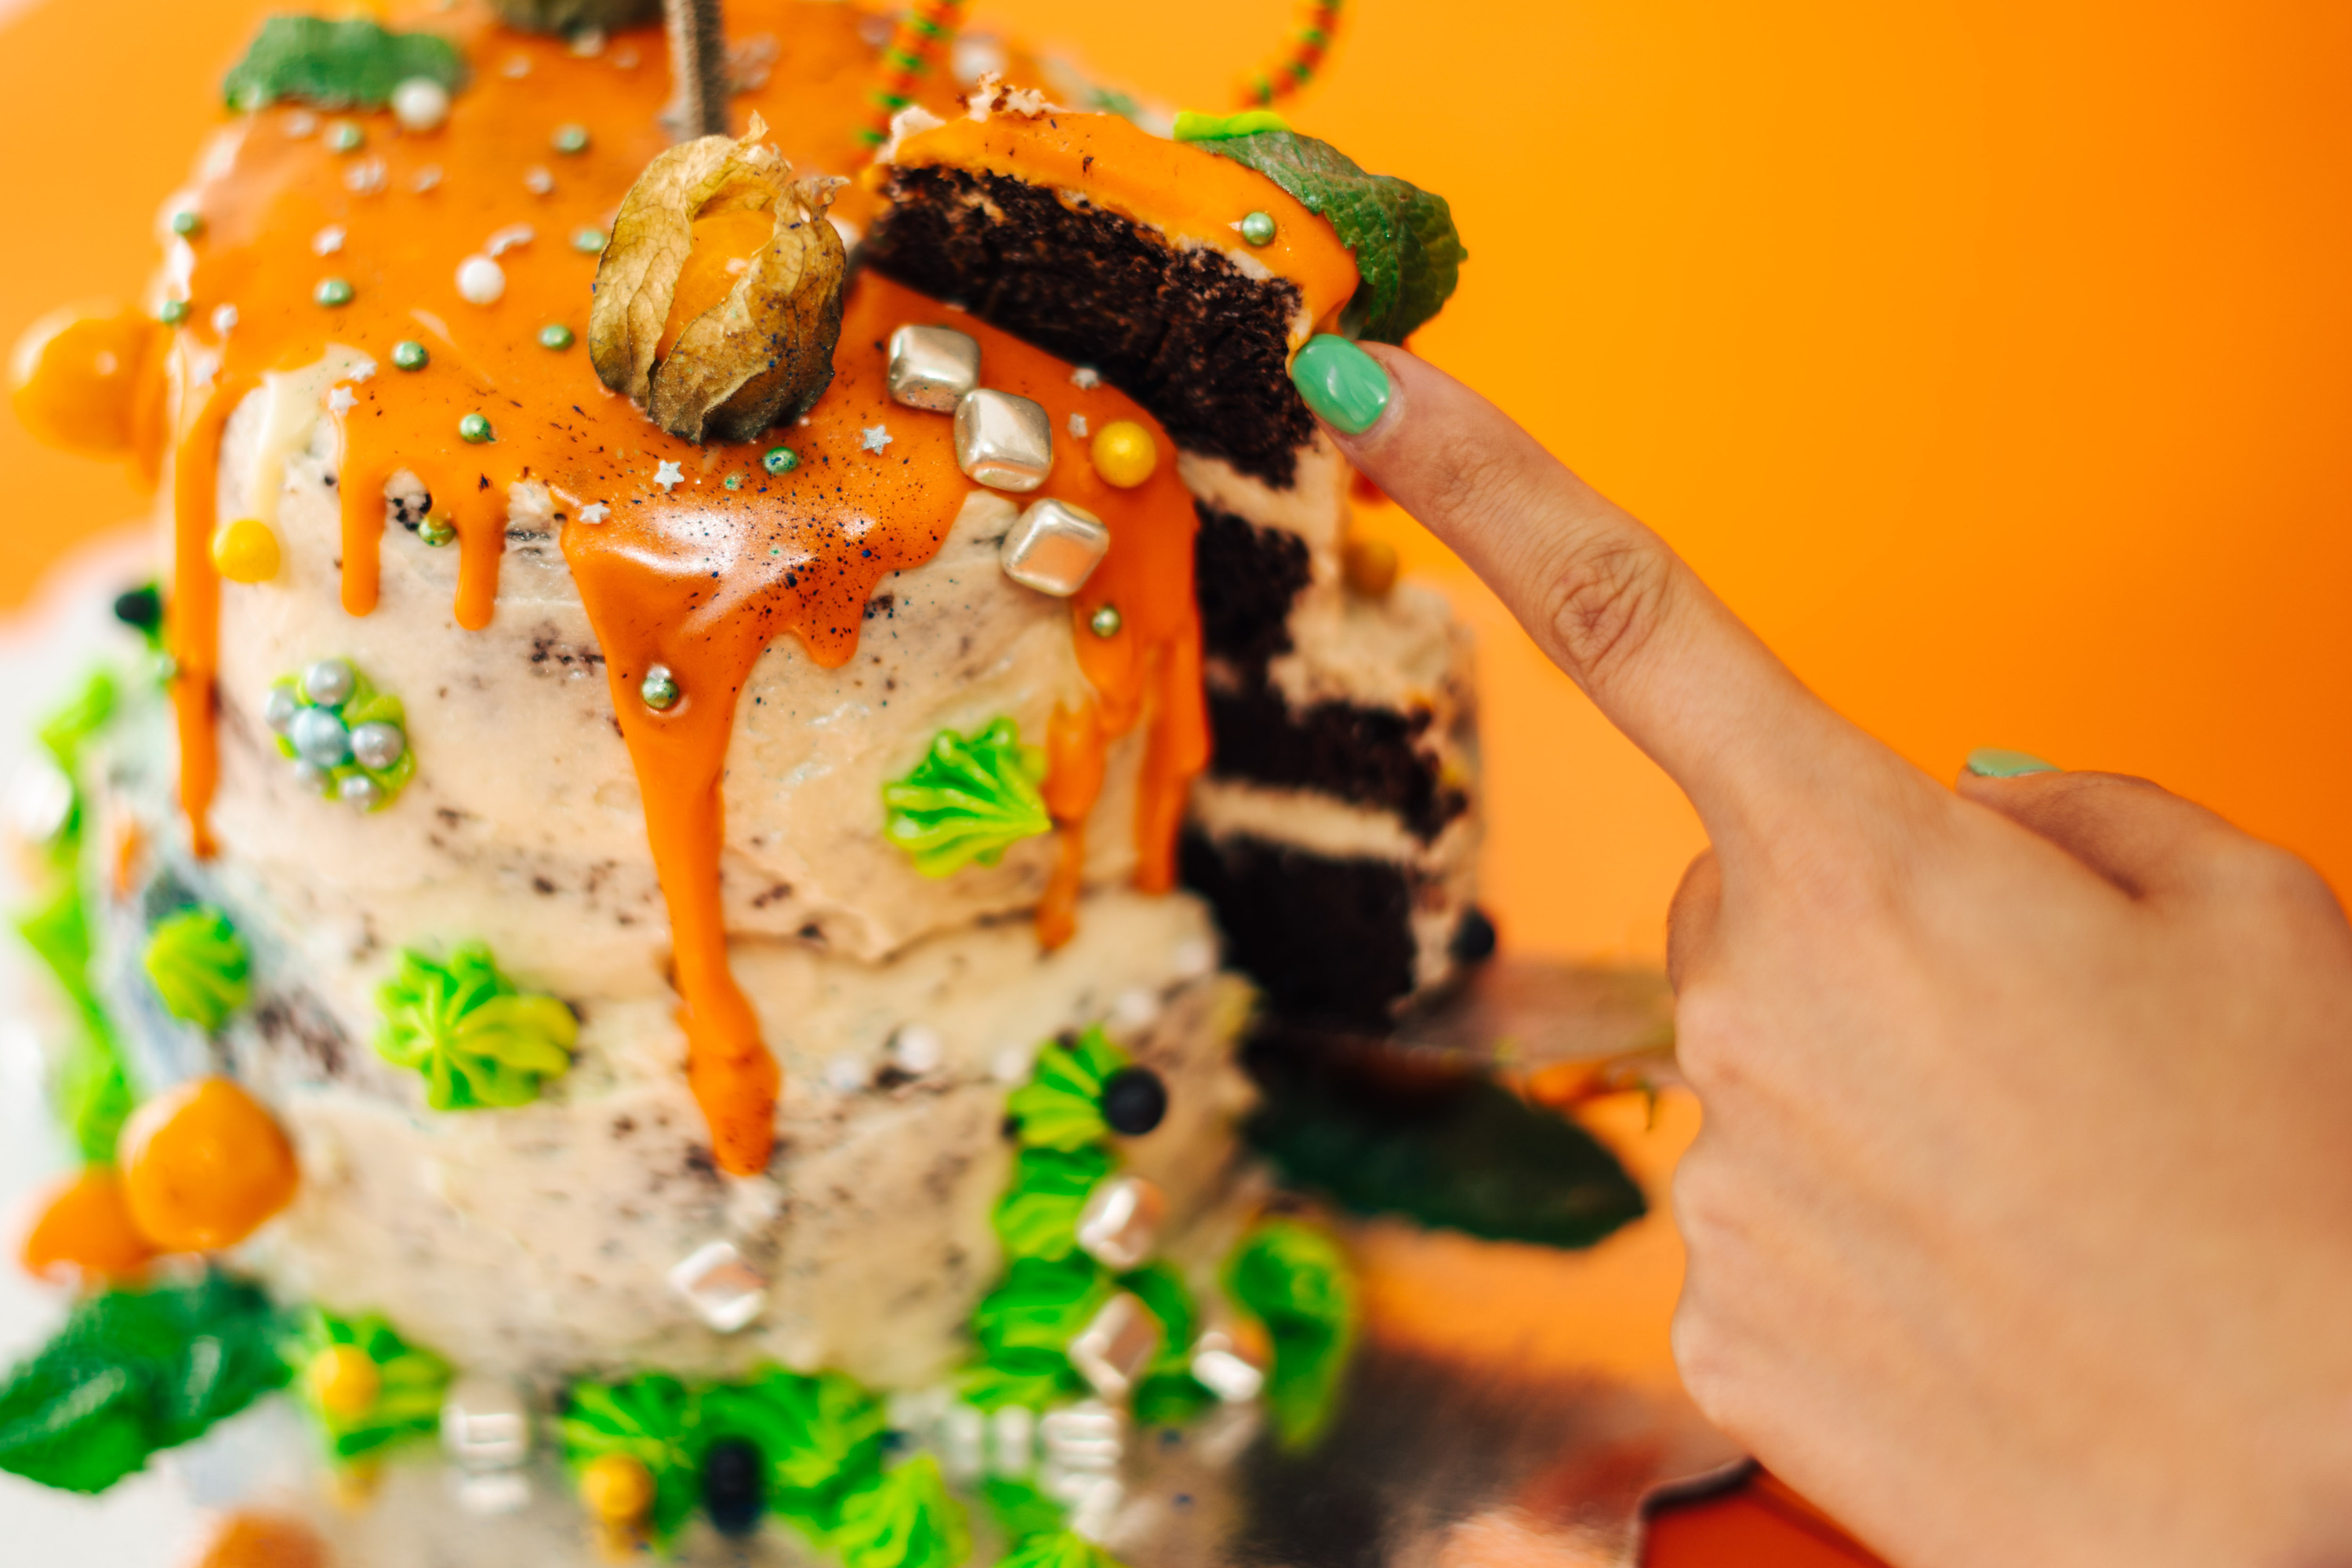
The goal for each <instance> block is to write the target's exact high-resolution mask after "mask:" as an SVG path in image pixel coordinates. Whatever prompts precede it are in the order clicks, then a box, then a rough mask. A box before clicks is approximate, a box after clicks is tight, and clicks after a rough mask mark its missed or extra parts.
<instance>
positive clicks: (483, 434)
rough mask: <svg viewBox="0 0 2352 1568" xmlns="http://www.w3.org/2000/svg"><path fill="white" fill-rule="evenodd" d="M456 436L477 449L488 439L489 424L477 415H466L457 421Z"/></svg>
mask: <svg viewBox="0 0 2352 1568" xmlns="http://www.w3.org/2000/svg"><path fill="white" fill-rule="evenodd" d="M457 434H458V435H460V436H462V437H465V438H466V439H467V440H468V441H471V442H473V443H474V444H475V445H476V446H480V445H481V444H482V443H483V442H485V441H487V440H488V439H489V438H490V422H489V421H488V419H485V418H484V417H483V416H480V415H478V414H468V415H467V416H465V417H464V418H463V419H460V420H458V421H457Z"/></svg>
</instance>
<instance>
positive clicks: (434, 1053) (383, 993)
mask: <svg viewBox="0 0 2352 1568" xmlns="http://www.w3.org/2000/svg"><path fill="white" fill-rule="evenodd" d="M376 1001H377V1004H378V1005H380V1006H381V1007H382V1008H383V1030H382V1032H381V1033H379V1034H378V1035H377V1036H376V1042H375V1048H376V1053H377V1054H378V1055H379V1056H381V1057H383V1059H384V1060H386V1061H388V1062H391V1063H392V1064H393V1065H394V1066H395V1067H404V1068H411V1069H413V1070H415V1071H416V1072H418V1073H421V1074H423V1075H424V1078H425V1103H427V1104H428V1105H430V1106H432V1107H433V1109H434V1110H473V1109H477V1108H490V1109H505V1108H509V1107H513V1106H518V1105H528V1104H530V1102H531V1101H532V1100H537V1099H538V1098H539V1086H540V1083H541V1080H542V1079H551V1078H559V1077H561V1076H562V1074H563V1073H565V1072H566V1071H568V1070H570V1068H571V1066H572V1046H573V1044H574V1043H575V1042H576V1041H577V1040H578V1039H579V1037H580V1024H579V1020H578V1019H576V1018H574V1017H573V1016H572V1009H571V1008H569V1007H567V1006H565V1005H563V1004H562V1002H561V1001H559V1000H557V999H556V998H555V997H553V996H549V995H544V994H537V993H531V994H522V993H519V992H518V991H517V990H516V989H515V986H514V984H513V983H512V982H511V981H509V980H508V979H507V977H506V976H505V975H503V974H501V973H499V967H498V965H497V964H496V963H493V962H492V961H491V959H490V950H489V949H488V948H487V947H484V946H482V945H481V944H480V943H478V942H473V943H468V944H467V945H466V946H463V947H460V948H459V949H457V952H454V953H452V954H450V956H449V962H448V963H446V964H445V963H435V962H434V961H433V960H432V959H429V958H427V957H425V955H424V954H422V953H420V952H415V951H414V950H407V951H404V952H402V953H401V955H400V966H399V968H398V969H397V970H396V971H395V972H394V974H393V977H392V979H391V980H389V981H387V982H386V983H385V984H384V985H383V989H382V990H380V991H379V992H377V993H376Z"/></svg>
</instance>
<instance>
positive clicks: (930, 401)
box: [889, 327, 980, 414]
mask: <svg viewBox="0 0 2352 1568" xmlns="http://www.w3.org/2000/svg"><path fill="white" fill-rule="evenodd" d="M889 384H890V399H891V401H892V402H894V403H903V404H905V405H907V406H908V407H909V408H928V409H929V410H930V411H931V412H932V413H934V414H952V413H954V412H955V408H956V405H957V404H958V403H961V401H962V400H963V395H964V394H965V393H967V392H970V391H971V389H972V388H973V387H975V386H978V385H979V384H980V340H979V339H977V338H975V337H973V336H972V335H971V333H970V332H959V331H956V330H955V329H954V328H953V327H900V328H899V329H898V331H895V332H892V333H891V334H890V370H889Z"/></svg>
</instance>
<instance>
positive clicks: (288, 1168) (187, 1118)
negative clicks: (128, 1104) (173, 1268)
mask: <svg viewBox="0 0 2352 1568" xmlns="http://www.w3.org/2000/svg"><path fill="white" fill-rule="evenodd" d="M118 1159H119V1160H120V1163H121V1166H122V1184H123V1191H124V1193H125V1194H126V1195H127V1196H128V1198H129V1199H130V1204H131V1218H132V1220H133V1221H135V1222H136V1223H137V1225H138V1226H139V1228H140V1230H141V1231H142V1232H143V1233H144V1234H145V1235H146V1237H147V1239H148V1240H150V1241H152V1242H153V1243H154V1244H155V1245H156V1246H158V1247H162V1248H163V1250H165V1251H167V1252H209V1251H212V1250H214V1249H215V1248H217V1247H233V1246H235V1245H236V1243H238V1242H240V1241H243V1240H244V1239H245V1238H246V1237H248V1236H251V1235H252V1234H253V1233H254V1231H255V1230H256V1229H257V1228H259V1226H260V1225H261V1222H262V1221H264V1220H266V1219H268V1217H269V1216H270V1215H274V1214H276V1213H277V1212H278V1210H279V1209H282V1208H284V1207H285V1206H286V1205H288V1204H289V1203H291V1202H292V1201H293V1199H294V1192H295V1189H296V1188H297V1187H298V1186H299V1185H300V1184H301V1173H300V1172H299V1170H298V1169H297V1168H296V1167H295V1163H294V1149H293V1145H291V1144H289V1142H287V1141H286V1134H285V1132H284V1131H283V1130H281V1129H280V1128H279V1127H278V1123H277V1121H276V1120H275V1119H273V1118H272V1117H271V1116H270V1114H269V1112H268V1111H267V1110H263V1109H262V1108H261V1107H260V1106H259V1105H258V1104H257V1103H256V1102H255V1100H254V1099H253V1097H252V1096H251V1095H249V1094H247V1093H246V1092H245V1090H244V1089H239V1088H238V1087H237V1086H236V1084H234V1083H232V1082H230V1081H229V1080H228V1079H225V1078H201V1079H195V1080H194V1082H191V1083H184V1084H182V1085H180V1086H179V1087H178V1088H177V1089H172V1090H170V1091H169V1092H167V1093H164V1094H159V1095H157V1096H156V1097H155V1098H154V1099H152V1100H149V1101H148V1102H147V1103H146V1104H144V1105H142V1106H141V1107H140V1108H139V1109H138V1110H134V1111H132V1112H131V1120H130V1121H126V1122H124V1123H123V1126H122V1142H121V1148H120V1151H119V1153H118Z"/></svg>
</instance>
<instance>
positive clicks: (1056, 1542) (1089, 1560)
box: [996, 1530, 1119, 1568]
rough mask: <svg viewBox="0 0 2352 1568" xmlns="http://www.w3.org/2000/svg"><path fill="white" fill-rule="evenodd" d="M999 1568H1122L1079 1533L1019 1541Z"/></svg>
mask: <svg viewBox="0 0 2352 1568" xmlns="http://www.w3.org/2000/svg"><path fill="white" fill-rule="evenodd" d="M996 1568H1119V1563H1118V1559H1117V1558H1116V1557H1113V1556H1112V1555H1111V1554H1110V1553H1109V1552H1105V1551H1104V1550H1103V1549H1102V1548H1101V1547H1099V1546H1097V1545H1096V1544H1095V1543H1094V1542H1091V1541H1088V1540H1087V1538H1086V1537H1085V1536H1083V1535H1080V1534H1078V1533H1077V1532H1076V1531H1069V1530H1049V1531H1034V1532H1032V1533H1031V1534H1029V1535H1027V1536H1024V1537H1020V1538H1017V1539H1015V1541H1014V1542H1013V1550H1012V1551H1010V1552H1006V1553H1005V1554H1004V1555H1003V1557H1002V1558H1000V1559H998V1560H997V1564H996Z"/></svg>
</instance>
